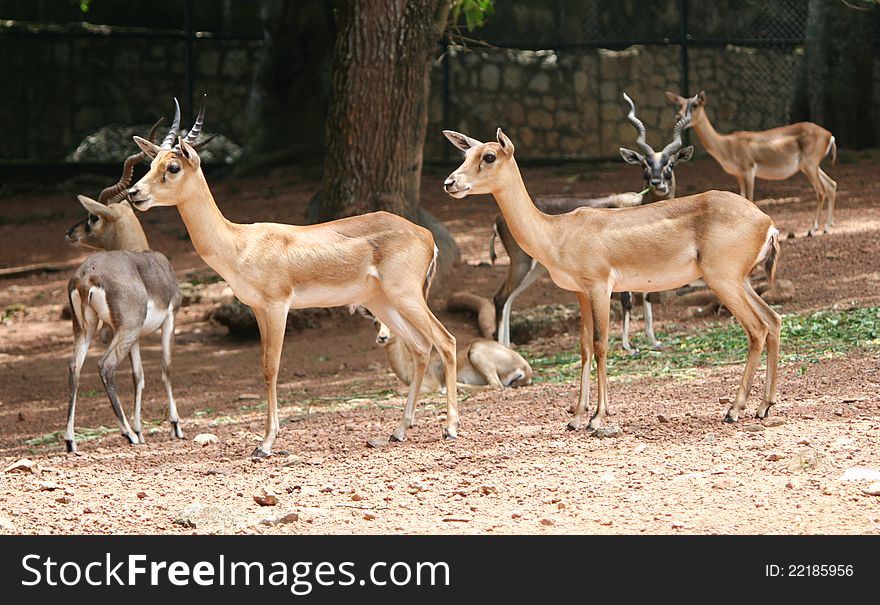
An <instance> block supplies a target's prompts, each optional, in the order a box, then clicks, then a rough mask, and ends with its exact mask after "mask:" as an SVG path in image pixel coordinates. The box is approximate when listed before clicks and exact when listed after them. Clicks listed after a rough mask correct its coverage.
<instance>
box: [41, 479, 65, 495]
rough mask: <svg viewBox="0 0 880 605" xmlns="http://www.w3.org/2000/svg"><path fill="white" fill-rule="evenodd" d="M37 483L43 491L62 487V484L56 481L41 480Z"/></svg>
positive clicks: (52, 490) (51, 490)
mask: <svg viewBox="0 0 880 605" xmlns="http://www.w3.org/2000/svg"><path fill="white" fill-rule="evenodd" d="M37 485H38V486H39V488H38V489H39V491H41V492H54V491H55V490H56V489H62V486H61V485H59V484H58V483H55V482H54V481H40V482H39V483H37Z"/></svg>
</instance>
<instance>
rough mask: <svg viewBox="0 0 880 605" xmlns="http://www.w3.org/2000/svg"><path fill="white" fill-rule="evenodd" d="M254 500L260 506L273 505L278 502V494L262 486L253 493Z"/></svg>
mask: <svg viewBox="0 0 880 605" xmlns="http://www.w3.org/2000/svg"><path fill="white" fill-rule="evenodd" d="M254 502H256V503H257V504H259V505H260V506H275V505H276V504H278V496H276V495H275V494H274V493H273V492H271V491H270V490H267V489H266V488H265V487H264V488H261V489H260V491H258V492H257V493H256V494H254Z"/></svg>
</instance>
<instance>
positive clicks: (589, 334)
mask: <svg viewBox="0 0 880 605" xmlns="http://www.w3.org/2000/svg"><path fill="white" fill-rule="evenodd" d="M577 299H578V305H579V306H580V310H581V340H580V343H581V388H580V395H579V396H578V403H577V407H576V408H575V410H574V415H573V416H572V417H571V420H569V421H568V425H567V426H566V428H568V430H570V431H576V430H578V429H579V428H581V421H582V420H583V417H584V415H585V414H586V413H587V406H588V405H589V404H590V366H591V365H592V358H593V311H592V308H591V305H590V299H589V298H587V295H586V294H584V293H583V292H578V293H577Z"/></svg>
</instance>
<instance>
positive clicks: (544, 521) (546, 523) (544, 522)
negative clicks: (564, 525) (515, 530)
mask: <svg viewBox="0 0 880 605" xmlns="http://www.w3.org/2000/svg"><path fill="white" fill-rule="evenodd" d="M540 523H541V525H543V526H545V527H550V526H551V525H553V519H541V521H540Z"/></svg>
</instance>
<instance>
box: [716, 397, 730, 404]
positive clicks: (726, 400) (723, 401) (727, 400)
mask: <svg viewBox="0 0 880 605" xmlns="http://www.w3.org/2000/svg"><path fill="white" fill-rule="evenodd" d="M718 403H720V404H721V405H730V404H731V399H730V397H719V398H718Z"/></svg>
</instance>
